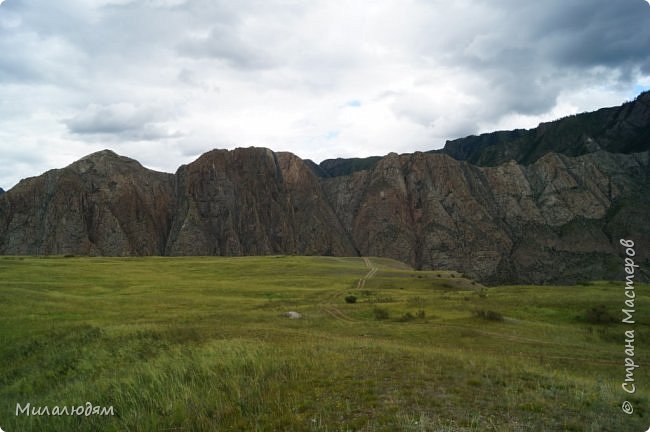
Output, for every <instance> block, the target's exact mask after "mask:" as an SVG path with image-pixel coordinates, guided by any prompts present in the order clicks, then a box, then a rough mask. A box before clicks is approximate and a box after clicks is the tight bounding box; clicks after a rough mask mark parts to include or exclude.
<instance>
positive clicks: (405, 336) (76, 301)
mask: <svg viewBox="0 0 650 432" xmlns="http://www.w3.org/2000/svg"><path fill="white" fill-rule="evenodd" d="M371 262H372V264H373V266H376V267H378V269H379V271H378V272H377V274H376V275H375V276H374V277H373V278H371V279H368V280H367V281H366V283H365V285H364V286H363V287H358V281H359V279H360V278H362V277H364V275H366V273H367V272H368V268H367V267H366V266H365V264H364V262H363V260H362V259H360V258H326V257H288V256H279V257H246V258H214V257H210V258H196V257H191V258H190V257H184V258H155V257H151V258H60V257H50V258H27V257H0V305H1V306H0V308H1V309H0V427H2V428H3V429H4V430H5V431H6V432H14V431H30V430H34V431H40V430H44V431H50V430H51V431H77V430H79V431H102V430H107V431H165V430H166V431H216V430H219V431H221V430H233V431H236V430H241V431H254V430H260V431H275V430H296V431H301V430H305V431H348V430H364V431H400V430H404V431H645V430H646V429H647V427H648V426H649V425H650V410H649V409H648V407H650V404H649V402H650V381H649V380H648V378H649V376H650V374H649V373H648V370H650V356H648V354H647V353H648V348H649V347H650V331H649V328H648V323H649V322H650V302H649V301H648V300H649V298H650V286H648V285H642V284H639V285H637V287H636V295H637V299H636V306H637V312H636V314H635V317H636V319H637V323H636V324H635V325H634V326H633V328H634V329H635V333H636V340H635V346H636V356H635V361H636V362H637V364H640V365H641V367H640V368H638V369H636V371H635V379H636V383H637V387H638V390H637V392H636V394H634V395H627V394H626V393H624V392H623V390H622V389H621V386H620V384H621V382H622V380H623V379H624V378H625V370H624V367H623V360H624V335H623V331H624V330H626V329H628V327H629V326H627V325H623V324H621V323H613V324H602V325H598V324H589V323H587V322H585V321H584V319H583V317H584V314H585V312H586V311H587V310H588V309H589V308H592V307H594V306H598V305H600V304H604V305H606V306H607V308H608V310H609V312H610V313H611V314H612V315H613V316H615V317H617V318H620V315H621V313H620V309H621V307H622V304H623V300H625V296H624V291H623V288H622V287H623V284H622V283H620V282H598V283H591V284H587V285H580V286H507V287H506V286H504V287H493V288H487V289H486V288H485V287H483V286H481V285H480V284H476V283H472V281H470V280H468V279H464V278H463V277H462V275H460V274H458V273H454V272H436V271H431V272H425V271H422V272H416V271H413V270H411V269H409V268H408V267H407V266H405V265H403V264H401V263H397V262H395V261H391V260H387V259H379V258H372V259H371ZM481 292H483V293H484V294H480V293H481ZM485 292H487V295H485ZM348 295H354V296H356V297H357V302H356V303H354V304H348V303H346V302H345V297H346V296H348ZM377 308H380V309H383V310H385V311H386V312H387V313H388V318H387V319H380V320H378V319H376V317H375V313H374V310H375V309H377ZM291 310H294V311H297V312H300V313H301V314H303V318H302V319H298V320H292V319H288V318H286V317H284V316H282V314H283V313H284V312H287V311H291ZM419 311H423V312H424V317H422V315H421V314H420V315H418V312H419ZM476 311H494V312H497V313H499V314H501V315H502V316H503V320H502V321H491V320H486V319H482V318H481V317H480V316H478V315H481V314H477V313H475V312H476ZM408 313H410V314H411V315H412V317H410V318H409V319H404V316H405V315H406V314H408ZM626 396H627V397H626ZM626 399H627V400H628V401H630V402H632V404H633V405H634V407H635V412H634V414H633V415H629V416H628V415H625V414H623V413H622V411H621V408H620V406H621V404H622V402H623V401H624V400H626ZM86 401H89V402H91V403H92V404H93V405H95V406H97V405H100V406H105V407H108V406H113V407H114V410H115V414H116V415H114V416H104V417H100V416H89V417H85V416H81V417H77V416H59V417H55V416H26V415H20V416H16V415H15V410H16V404H17V403H20V404H21V406H24V405H25V404H26V403H27V402H30V403H31V405H32V406H49V407H50V408H52V407H54V406H64V405H67V406H70V405H74V406H78V405H82V404H85V402H86Z"/></svg>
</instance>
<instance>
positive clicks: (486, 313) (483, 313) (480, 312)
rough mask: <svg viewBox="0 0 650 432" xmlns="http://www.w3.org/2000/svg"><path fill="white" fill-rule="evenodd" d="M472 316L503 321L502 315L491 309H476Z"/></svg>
mask: <svg viewBox="0 0 650 432" xmlns="http://www.w3.org/2000/svg"><path fill="white" fill-rule="evenodd" d="M474 316H475V317H478V318H482V319H484V320H488V321H503V315H501V314H500V313H499V312H496V311H493V310H485V309H476V310H474Z"/></svg>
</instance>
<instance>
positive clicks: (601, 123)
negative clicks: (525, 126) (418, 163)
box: [441, 92, 650, 166]
mask: <svg viewBox="0 0 650 432" xmlns="http://www.w3.org/2000/svg"><path fill="white" fill-rule="evenodd" d="M598 150H604V151H607V152H610V153H626V154H629V153H639V152H644V151H648V150H650V92H645V93H642V94H640V95H639V96H638V97H637V98H636V99H635V100H634V101H632V102H627V103H625V104H623V105H621V106H618V107H612V108H603V109H600V110H598V111H595V112H589V113H583V114H578V115H574V116H569V117H565V118H563V119H560V120H556V121H553V122H549V123H542V124H540V125H539V126H538V127H537V128H534V129H530V130H521V129H520V130H515V131H502V132H492V133H488V134H483V135H479V136H469V137H466V138H460V139H456V140H453V141H448V142H447V144H446V145H445V147H444V149H443V150H441V152H443V153H446V154H448V155H450V156H451V157H453V158H454V159H458V160H465V161H468V162H471V163H473V164H475V165H482V166H495V165H500V164H502V163H505V162H508V161H509V160H514V161H516V162H518V163H521V164H524V165H529V164H531V163H533V162H535V161H536V160H538V159H539V158H540V157H542V156H543V155H545V154H546V153H551V152H554V153H560V154H564V155H567V156H579V155H582V154H587V153H592V152H595V151H598Z"/></svg>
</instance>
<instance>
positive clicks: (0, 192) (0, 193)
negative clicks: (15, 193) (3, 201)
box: [0, 188, 5, 196]
mask: <svg viewBox="0 0 650 432" xmlns="http://www.w3.org/2000/svg"><path fill="white" fill-rule="evenodd" d="M3 193H5V190H4V189H2V188H0V196H2V194H3Z"/></svg>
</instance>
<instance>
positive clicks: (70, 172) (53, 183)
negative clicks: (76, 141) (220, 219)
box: [0, 151, 174, 255]
mask: <svg viewBox="0 0 650 432" xmlns="http://www.w3.org/2000/svg"><path fill="white" fill-rule="evenodd" d="M173 185H174V177H173V176H172V175H170V174H164V173H159V172H155V171H151V170H148V169H146V168H144V167H142V166H141V165H140V164H139V163H138V162H136V161H134V160H132V159H128V158H124V157H120V156H117V155H116V154H115V153H113V152H111V151H102V152H98V153H94V154H92V155H90V156H87V157H85V158H83V159H81V160H79V161H77V162H75V163H73V164H72V165H70V166H68V167H66V168H64V169H60V170H52V171H48V172H47V173H45V174H44V175H42V176H40V177H32V178H29V179H26V180H23V181H21V182H20V183H19V184H18V185H17V186H16V187H15V188H13V189H12V190H11V191H10V192H11V193H7V194H5V195H3V196H2V198H0V253H2V254H35V255H40V254H86V255H157V254H162V253H163V252H164V246H165V241H166V238H167V233H168V231H169V227H170V224H171V214H172V208H173V207H174V201H173V198H174V195H173V190H174V189H173Z"/></svg>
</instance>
